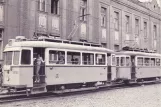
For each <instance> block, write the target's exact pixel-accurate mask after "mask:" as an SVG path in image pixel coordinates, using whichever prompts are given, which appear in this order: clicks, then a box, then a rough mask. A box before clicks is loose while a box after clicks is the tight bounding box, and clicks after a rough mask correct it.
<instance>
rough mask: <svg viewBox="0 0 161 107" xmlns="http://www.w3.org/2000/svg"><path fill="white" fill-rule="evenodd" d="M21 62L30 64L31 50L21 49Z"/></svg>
mask: <svg viewBox="0 0 161 107" xmlns="http://www.w3.org/2000/svg"><path fill="white" fill-rule="evenodd" d="M21 64H31V51H30V50H22V54H21Z"/></svg>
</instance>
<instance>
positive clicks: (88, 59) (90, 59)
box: [82, 53, 94, 65]
mask: <svg viewBox="0 0 161 107" xmlns="http://www.w3.org/2000/svg"><path fill="white" fill-rule="evenodd" d="M82 64H83V65H94V54H92V53H82Z"/></svg>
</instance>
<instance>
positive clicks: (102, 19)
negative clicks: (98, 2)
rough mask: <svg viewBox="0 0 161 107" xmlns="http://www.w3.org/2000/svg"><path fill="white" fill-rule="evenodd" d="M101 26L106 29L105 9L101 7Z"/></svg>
mask: <svg viewBox="0 0 161 107" xmlns="http://www.w3.org/2000/svg"><path fill="white" fill-rule="evenodd" d="M101 26H102V27H106V8H104V7H101Z"/></svg>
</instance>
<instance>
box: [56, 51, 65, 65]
mask: <svg viewBox="0 0 161 107" xmlns="http://www.w3.org/2000/svg"><path fill="white" fill-rule="evenodd" d="M57 64H65V59H64V56H63V55H62V53H61V52H58V62H57Z"/></svg>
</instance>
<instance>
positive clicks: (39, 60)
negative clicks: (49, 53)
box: [35, 54, 44, 82]
mask: <svg viewBox="0 0 161 107" xmlns="http://www.w3.org/2000/svg"><path fill="white" fill-rule="evenodd" d="M43 63H44V61H43V58H42V57H41V56H40V54H38V55H37V58H36V59H35V74H36V77H35V82H40V69H41V66H42V64H43Z"/></svg>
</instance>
